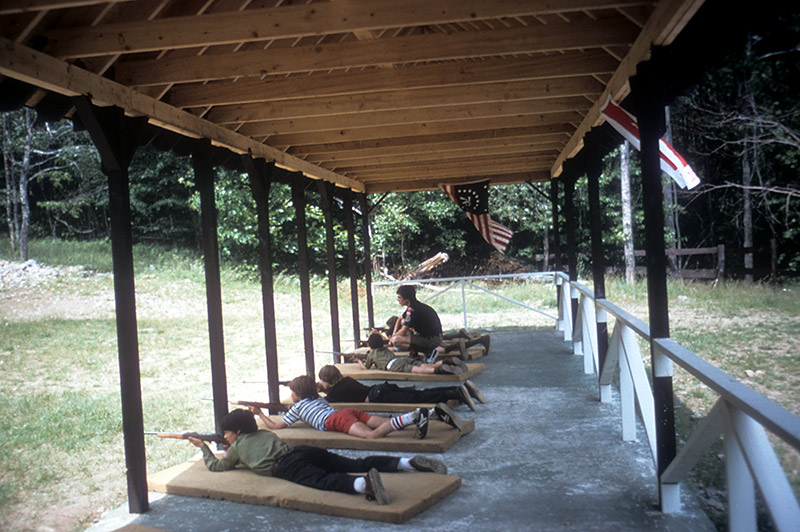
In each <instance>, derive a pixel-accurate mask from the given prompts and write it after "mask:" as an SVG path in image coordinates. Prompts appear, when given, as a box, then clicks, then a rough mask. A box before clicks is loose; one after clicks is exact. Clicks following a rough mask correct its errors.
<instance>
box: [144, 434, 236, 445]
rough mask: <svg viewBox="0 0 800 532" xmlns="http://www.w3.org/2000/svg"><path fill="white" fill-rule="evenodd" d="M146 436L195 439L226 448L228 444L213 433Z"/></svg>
mask: <svg viewBox="0 0 800 532" xmlns="http://www.w3.org/2000/svg"><path fill="white" fill-rule="evenodd" d="M145 435H147V436H158V437H159V438H171V439H175V440H188V439H189V438H197V439H198V440H201V441H206V442H215V443H219V444H222V445H223V446H225V447H227V446H228V442H227V441H226V440H225V438H223V437H222V436H220V435H219V434H214V433H213V432H145Z"/></svg>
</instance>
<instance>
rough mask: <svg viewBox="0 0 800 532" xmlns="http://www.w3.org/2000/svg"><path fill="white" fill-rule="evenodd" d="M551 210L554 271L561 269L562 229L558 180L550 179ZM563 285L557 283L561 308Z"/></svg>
mask: <svg viewBox="0 0 800 532" xmlns="http://www.w3.org/2000/svg"><path fill="white" fill-rule="evenodd" d="M550 210H551V212H552V215H553V255H554V256H555V261H554V267H553V271H556V272H560V271H561V231H560V229H559V223H558V180H557V179H551V180H550ZM562 292H563V290H562V285H560V284H556V308H559V309H560V308H561V297H562Z"/></svg>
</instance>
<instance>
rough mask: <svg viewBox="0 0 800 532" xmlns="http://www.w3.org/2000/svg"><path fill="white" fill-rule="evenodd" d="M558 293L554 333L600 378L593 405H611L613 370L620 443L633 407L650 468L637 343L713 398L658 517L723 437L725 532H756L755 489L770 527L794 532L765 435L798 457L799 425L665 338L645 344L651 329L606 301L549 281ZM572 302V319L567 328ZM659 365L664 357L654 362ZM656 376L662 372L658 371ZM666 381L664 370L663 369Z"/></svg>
mask: <svg viewBox="0 0 800 532" xmlns="http://www.w3.org/2000/svg"><path fill="white" fill-rule="evenodd" d="M555 281H556V283H557V284H558V285H559V286H561V293H562V297H561V301H560V302H559V305H558V318H557V320H556V327H557V328H558V329H559V330H561V331H563V332H564V340H565V341H572V344H573V353H575V354H576V355H582V356H583V357H584V364H583V368H584V372H585V373H594V372H595V371H597V370H599V378H598V382H599V387H600V400H601V401H604V402H608V401H610V400H611V397H612V394H611V385H612V381H613V378H614V375H615V373H616V370H617V368H619V372H620V373H619V375H620V384H619V386H620V401H621V417H622V439H623V440H625V441H632V440H635V439H636V404H638V406H639V412H640V413H641V416H642V424H643V425H644V430H645V433H646V435H647V439H648V443H649V446H650V452H651V455H652V457H653V461H654V464H656V463H657V449H658V445H657V441H656V430H655V410H654V401H653V394H652V389H651V387H650V380H649V379H648V373H647V370H646V368H645V365H644V362H643V361H642V354H641V352H640V349H639V339H640V338H641V339H643V340H645V341H646V342H648V343H651V345H652V348H653V349H654V350H655V352H656V354H660V355H664V357H666V358H664V360H669V364H670V365H671V364H672V363H675V364H678V365H679V366H681V367H682V368H684V369H685V370H686V371H688V372H689V373H690V374H692V375H693V376H694V377H695V378H697V379H698V380H699V381H700V382H702V383H703V384H705V385H706V386H708V387H709V388H711V389H712V390H713V391H714V392H716V393H717V394H718V395H719V399H718V400H717V402H716V404H715V405H714V407H713V408H712V409H711V411H710V412H709V413H708V415H707V416H706V417H705V419H704V420H703V421H702V422H701V423H700V424H699V425H698V426H697V428H696V429H695V431H694V433H693V434H692V435H691V437H690V438H689V440H688V441H687V442H686V444H685V445H684V446H683V448H681V449H680V450H679V451H678V454H677V456H676V457H675V458H674V459H673V460H672V462H671V463H670V465H669V466H668V467H667V468H666V469H665V471H664V472H663V474H662V475H661V478H660V486H659V488H660V490H661V503H662V511H664V512H665V513H674V512H678V511H680V482H681V481H682V480H683V479H685V478H686V475H687V474H688V473H689V471H691V469H692V468H693V467H694V465H695V464H696V463H697V461H698V460H699V459H700V458H701V457H702V456H703V454H704V453H705V452H706V451H707V450H708V449H709V447H710V446H711V445H712V444H713V443H714V442H716V441H717V440H718V439H719V437H720V436H722V437H723V440H724V446H725V462H726V471H727V479H728V509H729V510H728V528H729V530H732V531H740V530H741V531H755V530H756V529H757V527H756V489H758V492H759V493H760V494H761V496H762V498H763V500H764V502H765V505H766V507H767V510H768V512H769V514H770V517H771V518H772V522H773V524H774V525H775V528H777V529H778V530H780V531H785V532H789V531H794V532H796V531H798V530H800V504H798V501H797V497H796V496H795V494H794V492H793V491H792V488H791V486H790V484H789V481H788V480H787V478H786V474H785V473H784V471H783V469H782V467H781V465H780V462H779V461H778V458H777V456H776V455H775V451H774V449H773V447H772V445H771V443H770V441H769V439H768V438H767V435H766V431H765V429H766V430H769V431H770V432H771V433H772V434H774V435H775V436H777V437H778V438H780V439H781V440H783V441H784V442H786V443H787V444H788V445H790V446H791V447H793V448H794V449H796V450H798V451H800V418H798V417H797V416H795V415H793V414H792V413H791V412H789V411H787V410H786V409H784V408H783V407H781V406H779V405H777V404H775V403H774V402H772V401H770V400H769V399H767V398H766V397H764V396H763V395H761V394H759V393H758V392H756V391H754V390H752V389H751V388H749V387H747V386H746V385H745V384H743V383H741V382H740V381H738V380H736V379H735V378H733V377H731V376H730V375H728V374H727V373H725V372H724V371H722V370H720V369H719V368H716V367H715V366H713V365H711V364H709V363H708V362H706V361H705V360H703V359H702V358H700V357H699V356H697V355H696V354H694V353H692V352H691V351H689V350H688V349H686V348H685V347H683V346H681V345H680V344H678V343H677V342H675V341H673V340H671V339H669V338H656V339H651V338H650V328H649V326H648V325H647V324H646V323H644V322H643V321H641V320H639V319H637V318H635V317H633V316H632V315H630V314H629V313H627V312H625V311H624V310H622V309H621V308H619V307H617V306H616V305H614V304H613V303H610V302H609V301H607V300H605V299H599V300H595V299H594V294H593V292H592V291H591V290H589V289H588V288H586V287H585V286H583V285H581V284H580V283H577V282H570V281H569V278H568V277H567V275H565V274H564V273H562V272H558V273H556V276H555ZM571 299H578V300H579V302H578V313H577V317H576V319H575V322H576V323H575V324H574V326H573V323H572V309H571V306H572V304H571ZM596 314H597V315H599V316H600V317H601V321H607V319H605V318H606V317H607V316H613V318H614V322H615V323H614V329H613V332H612V333H611V336H610V338H609V342H608V344H609V345H608V351H607V352H606V357H605V361H604V364H603V367H602V368H598V367H597V366H598V362H597V361H598V359H599V353H598V352H597V345H598V344H597V327H596V322H595V315H596ZM659 358H663V357H659ZM659 370H660V374H661V375H663V374H664V371H665V368H663V367H662V368H659ZM666 370H667V371H668V372H669V374H670V375H671V374H672V372H671V367H670V368H666Z"/></svg>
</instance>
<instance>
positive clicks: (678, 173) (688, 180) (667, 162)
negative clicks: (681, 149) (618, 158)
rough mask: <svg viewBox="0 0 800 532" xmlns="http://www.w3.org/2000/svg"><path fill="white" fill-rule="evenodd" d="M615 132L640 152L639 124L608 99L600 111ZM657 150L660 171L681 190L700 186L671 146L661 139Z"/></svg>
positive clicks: (686, 164)
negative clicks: (659, 156)
mask: <svg viewBox="0 0 800 532" xmlns="http://www.w3.org/2000/svg"><path fill="white" fill-rule="evenodd" d="M600 114H601V115H603V117H605V119H606V120H607V121H608V123H609V124H611V125H612V126H613V127H614V129H616V130H617V132H618V133H619V134H620V135H622V136H623V137H625V138H626V139H627V140H628V142H630V143H631V144H632V145H633V146H634V147H635V148H636V149H637V150H639V151H641V148H640V143H639V123H638V122H637V121H636V117H635V116H633V115H632V114H630V113H629V112H628V111H626V110H625V109H623V108H622V107H620V106H619V105H617V104H616V103H614V102H613V101H611V99H610V98H609V99H608V101H607V102H606V104H605V106H603V108H602V109H601V110H600ZM658 148H659V152H660V154H661V170H662V171H663V172H664V173H665V174H667V175H668V176H670V177H671V178H672V179H673V180H674V181H675V182H676V183H678V185H679V186H680V187H681V188H689V189H692V188H694V187H696V186H697V185H699V184H700V178H699V177H697V174H695V173H694V170H692V167H691V166H689V163H687V162H686V160H685V159H684V158H683V157H681V154H680V153H678V152H677V151H675V148H673V147H672V145H671V144H670V143H669V142H667V141H666V140H664V139H663V138H661V139H658Z"/></svg>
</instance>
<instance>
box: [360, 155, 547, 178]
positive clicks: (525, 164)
mask: <svg viewBox="0 0 800 532" xmlns="http://www.w3.org/2000/svg"><path fill="white" fill-rule="evenodd" d="M550 161H552V159H550V158H548V159H547V160H544V159H542V160H535V159H531V160H522V159H519V160H513V161H508V162H503V161H498V162H497V163H496V164H492V165H491V166H490V167H488V170H487V167H486V166H482V165H479V164H468V163H464V164H458V165H449V166H440V167H429V166H420V167H418V168H411V169H402V168H398V169H391V170H381V171H378V170H371V171H365V172H358V173H355V172H354V175H355V176H357V177H358V179H359V180H363V181H364V182H365V183H369V182H372V181H375V180H380V181H392V180H397V181H404V180H411V181H423V180H426V181H428V182H429V183H430V181H431V180H434V181H435V180H438V179H443V178H448V177H462V178H468V177H469V178H471V177H478V176H484V175H487V174H492V173H496V174H500V173H503V174H507V173H520V172H527V171H531V170H542V171H545V172H546V171H547V169H548V168H549V166H550Z"/></svg>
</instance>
